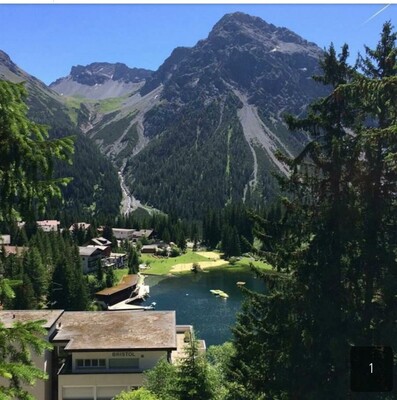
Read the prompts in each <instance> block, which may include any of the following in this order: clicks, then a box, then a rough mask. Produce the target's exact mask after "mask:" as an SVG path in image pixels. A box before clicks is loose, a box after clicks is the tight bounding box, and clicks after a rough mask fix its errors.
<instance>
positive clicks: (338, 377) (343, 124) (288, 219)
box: [229, 24, 397, 400]
mask: <svg viewBox="0 0 397 400" xmlns="http://www.w3.org/2000/svg"><path fill="white" fill-rule="evenodd" d="M390 37H391V39H390ZM391 43H393V45H391ZM394 43H395V35H394V34H393V35H392V34H391V28H390V24H386V25H385V27H384V31H383V33H382V38H381V41H380V43H379V45H378V47H377V51H370V52H368V54H369V55H372V56H373V55H376V57H375V59H376V62H375V64H376V67H375V68H373V69H371V68H370V69H369V70H370V71H374V70H377V71H384V70H385V65H386V64H387V63H390V62H391V63H392V64H393V67H392V68H389V69H388V71H389V72H390V71H394V73H395V71H396V61H395V60H396V58H395V54H396V52H395V46H394ZM381 55H382V56H381ZM347 58H348V48H347V46H346V45H345V46H344V47H343V48H342V52H341V54H340V55H337V54H336V52H335V49H334V47H333V46H331V47H330V48H329V50H328V51H327V52H326V53H325V56H324V59H323V61H322V68H323V71H324V74H323V75H322V76H321V77H317V80H318V81H319V82H321V83H323V84H325V85H330V86H331V87H332V93H331V94H330V95H329V96H328V97H326V98H324V99H320V100H318V101H316V102H315V103H313V104H312V105H311V107H310V108H309V110H308V113H307V116H306V117H305V118H303V119H296V118H292V117H289V118H288V119H287V122H288V123H289V126H290V128H291V129H293V130H294V131H296V130H299V129H302V130H304V131H306V132H310V134H311V138H312V140H311V142H310V143H309V144H308V145H307V146H306V148H305V149H304V150H303V152H302V153H301V154H300V155H299V156H298V157H296V158H295V159H294V160H287V159H286V161H287V162H288V163H289V165H290V168H291V176H290V177H289V178H285V179H281V178H280V182H281V184H282V186H283V188H284V190H285V192H286V193H287V194H288V197H285V198H284V199H283V207H284V209H285V214H284V216H283V217H282V219H283V231H282V233H281V235H280V236H281V237H280V241H279V242H278V243H274V242H273V245H272V246H271V247H270V248H268V250H270V251H272V252H274V254H273V255H272V260H273V261H274V262H275V264H276V266H277V269H278V270H279V271H280V272H281V274H280V275H276V276H274V275H272V276H265V275H263V274H260V271H257V273H258V274H260V275H261V276H262V277H263V279H264V280H266V282H267V285H268V288H269V292H268V293H266V294H265V293H253V292H250V291H248V290H246V289H242V290H244V292H245V293H246V297H247V298H246V302H245V304H244V307H243V310H242V313H241V314H240V316H239V317H238V322H237V324H236V327H235V328H234V336H235V340H234V343H235V347H236V355H235V356H234V357H233V358H232V364H231V367H230V370H229V377H230V378H231V379H233V380H234V382H235V383H234V387H233V390H232V392H231V395H230V398H231V399H232V398H233V399H265V398H266V399H267V398H274V399H281V398H297V399H298V398H299V399H300V398H305V399H319V398H321V399H325V400H327V399H330V400H331V399H344V398H347V397H348V396H349V380H348V377H349V368H348V366H349V350H350V345H352V344H355V345H364V344H366V345H369V344H373V345H376V344H381V343H388V344H390V345H392V346H393V347H394V346H395V345H396V344H397V343H396V339H395V338H396V334H397V332H396V327H395V326H392V324H391V323H390V322H386V321H392V320H395V318H396V314H395V313H396V311H395V310H396V299H395V297H394V296H392V295H391V293H395V292H396V290H397V280H396V272H395V271H396V267H397V266H396V259H395V257H393V256H392V254H393V251H394V250H393V244H392V243H393V240H395V237H396V232H395V229H393V228H392V226H395V225H393V224H394V223H395V221H396V214H397V213H396V209H395V207H396V204H395V193H396V190H397V187H396V182H397V179H396V163H395V161H392V160H394V159H395V149H396V146H397V143H396V135H395V134H394V135H393V134H392V132H394V133H395V129H396V121H397V118H396V109H397V107H396V99H397V92H396V88H397V82H396V79H395V76H393V77H389V76H379V75H378V76H377V77H375V76H374V75H373V74H372V75H371V74H369V73H368V71H367V72H366V71H365V69H364V73H365V74H366V75H364V76H363V75H361V74H359V73H358V72H357V71H353V69H352V68H351V67H349V66H348V64H347ZM386 60H388V61H387V62H386ZM368 66H369V64H368V63H366V64H365V67H367V68H369V67H368ZM257 220H258V225H259V227H258V231H259V232H261V237H262V238H265V237H267V236H268V232H269V231H268V228H269V224H268V221H266V220H265V221H260V219H257ZM390 221H392V223H390ZM330 299H332V301H330ZM275 349H277V351H275ZM307 371H310V374H309V375H308V374H307ZM374 398H377V399H378V398H379V399H380V398H388V397H387V395H385V396H383V395H380V394H379V395H378V396H377V395H375V396H374ZM389 398H391V397H389Z"/></svg>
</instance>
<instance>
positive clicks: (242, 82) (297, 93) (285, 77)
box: [141, 13, 322, 113]
mask: <svg viewBox="0 0 397 400" xmlns="http://www.w3.org/2000/svg"><path fill="white" fill-rule="evenodd" d="M321 54H322V51H321V49H320V48H319V47H317V46H316V45H315V44H314V43H309V42H307V41H305V40H304V39H302V38H301V37H299V36H298V35H296V34H295V33H293V32H291V31H289V30H288V29H286V28H277V27H275V26H274V25H271V24H268V23H266V22H265V21H263V20H262V19H260V18H257V17H252V16H249V15H246V14H242V13H235V14H229V15H226V16H224V17H223V18H222V19H221V20H220V21H219V22H218V23H217V24H216V25H215V26H214V28H213V29H212V31H211V32H210V34H209V35H208V38H207V39H206V40H202V41H200V42H198V43H197V45H196V46H194V47H193V48H190V49H188V48H178V49H176V50H174V52H173V53H172V54H171V56H170V57H169V58H168V59H167V60H166V61H165V62H164V64H163V65H162V66H161V67H160V68H159V70H158V71H156V72H155V73H154V74H153V75H152V77H151V78H149V79H148V80H147V82H146V84H145V86H144V87H143V88H142V90H141V92H143V93H145V92H146V91H147V90H148V89H153V88H154V87H155V86H156V85H158V84H160V83H162V84H164V85H165V89H164V95H163V96H164V98H165V99H167V100H168V101H179V102H182V103H185V102H188V101H191V100H193V99H194V98H196V97H197V94H199V95H201V96H203V97H206V98H210V97H216V96H219V95H220V94H224V93H225V92H227V91H228V90H230V86H232V87H234V88H235V89H238V90H240V91H242V92H245V93H246V94H247V95H248V100H249V102H250V103H253V104H256V105H258V106H262V107H263V108H266V110H267V112H268V113H279V112H280V111H282V110H284V109H288V110H290V111H295V112H299V111H300V109H301V107H302V105H305V104H307V103H308V101H309V100H310V99H312V98H313V97H314V96H316V95H318V92H319V88H318V85H316V84H315V83H314V82H313V80H312V79H311V76H312V75H313V74H315V73H318V72H319V70H318V59H319V57H320V56H321Z"/></svg>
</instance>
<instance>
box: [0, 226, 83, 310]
mask: <svg viewBox="0 0 397 400" xmlns="http://www.w3.org/2000/svg"><path fill="white" fill-rule="evenodd" d="M21 236H22V238H23V239H21V241H25V243H23V248H22V249H21V250H20V253H18V254H9V255H7V254H6V252H5V251H4V248H3V251H2V252H1V259H0V270H1V274H2V275H3V277H4V278H5V279H9V280H10V281H11V282H15V286H14V291H15V297H14V298H10V299H7V300H6V302H5V307H6V308H8V309H17V310H18V309H26V310H32V309H38V308H57V309H65V310H75V311H77V310H87V309H88V307H89V303H90V299H89V297H90V296H89V288H88V278H87V277H85V276H84V275H83V270H82V265H81V258H80V256H79V250H78V247H77V245H76V244H75V243H74V242H73V240H72V238H71V236H70V235H69V232H68V231H65V233H64V234H59V233H55V232H42V231H41V230H37V232H36V233H35V234H33V235H32V236H31V238H30V239H29V240H27V236H26V234H25V233H21Z"/></svg>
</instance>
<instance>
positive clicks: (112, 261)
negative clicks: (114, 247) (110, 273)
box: [105, 253, 127, 268]
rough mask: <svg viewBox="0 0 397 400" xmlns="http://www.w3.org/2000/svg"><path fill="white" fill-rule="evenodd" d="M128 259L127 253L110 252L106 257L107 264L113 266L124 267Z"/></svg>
mask: <svg viewBox="0 0 397 400" xmlns="http://www.w3.org/2000/svg"><path fill="white" fill-rule="evenodd" d="M126 260H127V254H125V253H110V254H109V256H107V257H106V259H105V266H112V267H113V268H124V266H125V264H126Z"/></svg>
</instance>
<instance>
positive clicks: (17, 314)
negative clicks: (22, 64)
mask: <svg viewBox="0 0 397 400" xmlns="http://www.w3.org/2000/svg"><path fill="white" fill-rule="evenodd" d="M62 313H63V310H4V311H0V322H1V323H3V324H4V326H5V327H6V328H10V327H11V326H12V325H13V324H14V322H32V321H39V320H45V321H46V322H45V323H44V324H43V328H45V329H50V328H51V327H52V326H53V325H54V324H55V323H56V321H57V319H58V318H59V317H60V316H61V315H62Z"/></svg>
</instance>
